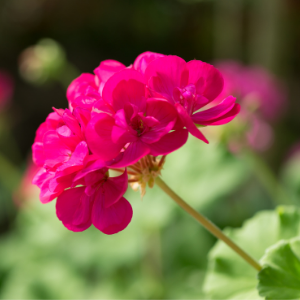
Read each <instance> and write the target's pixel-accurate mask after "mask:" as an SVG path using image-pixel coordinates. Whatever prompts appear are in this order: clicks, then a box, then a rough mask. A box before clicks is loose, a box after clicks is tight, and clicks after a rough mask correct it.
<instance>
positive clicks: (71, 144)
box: [56, 125, 81, 150]
mask: <svg viewBox="0 0 300 300" xmlns="http://www.w3.org/2000/svg"><path fill="white" fill-rule="evenodd" d="M56 132H57V134H58V136H59V138H60V140H61V141H62V142H63V144H64V145H66V146H67V147H68V148H69V149H72V150H73V149H75V148H76V146H77V144H78V143H80V141H81V139H80V138H79V137H78V136H76V135H74V133H73V132H72V131H71V130H70V128H69V127H68V126H66V125H64V126H61V127H59V128H57V129H56Z"/></svg>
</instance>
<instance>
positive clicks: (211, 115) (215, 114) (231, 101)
mask: <svg viewBox="0 0 300 300" xmlns="http://www.w3.org/2000/svg"><path fill="white" fill-rule="evenodd" d="M235 100H236V98H234V97H232V96H229V97H227V98H226V99H224V100H223V101H222V102H221V103H219V104H218V105H216V106H214V107H211V108H209V109H207V110H203V111H200V112H197V113H195V114H193V115H192V120H193V121H194V122H195V123H196V124H200V125H203V124H202V122H206V121H209V120H212V119H216V118H219V117H221V116H223V115H225V114H226V113H228V112H229V111H230V110H232V108H233V107H234V105H235Z"/></svg>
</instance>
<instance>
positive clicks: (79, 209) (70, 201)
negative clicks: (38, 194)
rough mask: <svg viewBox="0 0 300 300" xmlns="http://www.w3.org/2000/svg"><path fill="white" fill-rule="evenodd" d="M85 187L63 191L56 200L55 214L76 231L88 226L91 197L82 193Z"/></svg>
mask: <svg viewBox="0 0 300 300" xmlns="http://www.w3.org/2000/svg"><path fill="white" fill-rule="evenodd" d="M84 189H85V187H78V188H73V189H69V190H66V191H64V192H63V193H62V194H61V195H60V196H59V197H58V198H57V202H56V215H57V217H58V219H59V220H60V221H62V223H63V225H64V226H65V227H66V228H68V229H69V230H72V231H75V232H78V231H83V230H86V229H87V228H89V227H90V226H91V224H92V222H91V209H92V199H91V198H90V197H88V196H87V195H86V194H85V193H84Z"/></svg>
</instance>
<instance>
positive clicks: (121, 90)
mask: <svg viewBox="0 0 300 300" xmlns="http://www.w3.org/2000/svg"><path fill="white" fill-rule="evenodd" d="M144 98H145V84H144V79H143V75H142V74H141V73H139V72H138V71H136V70H133V69H125V70H123V71H120V72H118V73H116V74H115V75H113V76H112V77H111V78H110V79H109V80H108V81H107V82H106V84H105V86H104V88H103V100H104V101H106V102H107V103H109V104H110V105H112V107H113V109H114V110H115V111H117V110H119V109H123V108H124V106H125V104H128V103H129V104H133V105H135V106H136V107H138V108H140V110H144V107H145V104H146V101H145V99H144Z"/></svg>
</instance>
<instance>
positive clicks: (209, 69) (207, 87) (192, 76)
mask: <svg viewBox="0 0 300 300" xmlns="http://www.w3.org/2000/svg"><path fill="white" fill-rule="evenodd" d="M187 68H188V70H189V83H193V84H195V85H196V86H197V85H198V89H199V88H200V87H199V79H200V78H204V82H205V83H204V87H203V86H201V94H202V96H204V97H205V98H207V99H209V100H210V101H212V100H214V99H215V98H216V97H217V96H218V95H219V94H220V93H221V92H222V90H223V85H224V80H223V76H222V75H221V73H220V72H219V71H218V70H217V69H216V68H215V67H214V66H212V65H210V64H207V63H205V62H202V61H200V60H191V61H189V62H188V63H187ZM202 91H203V92H202ZM197 92H198V91H197Z"/></svg>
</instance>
